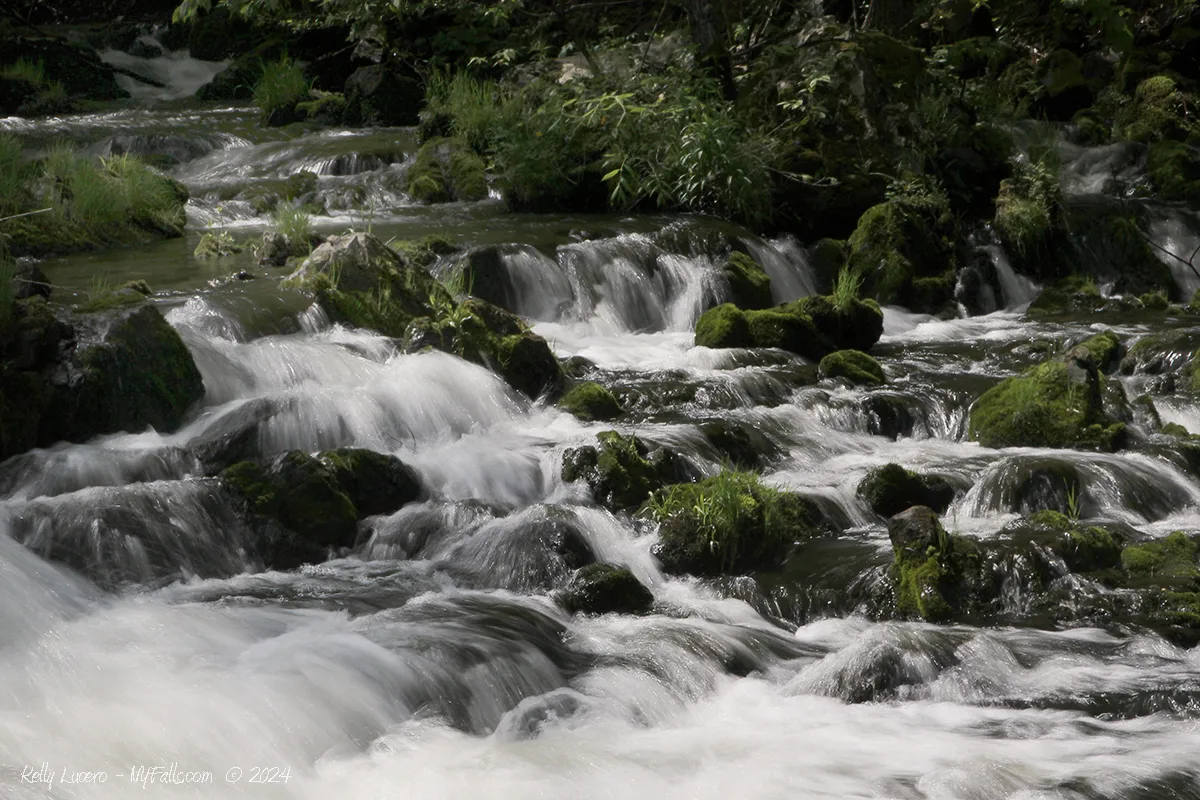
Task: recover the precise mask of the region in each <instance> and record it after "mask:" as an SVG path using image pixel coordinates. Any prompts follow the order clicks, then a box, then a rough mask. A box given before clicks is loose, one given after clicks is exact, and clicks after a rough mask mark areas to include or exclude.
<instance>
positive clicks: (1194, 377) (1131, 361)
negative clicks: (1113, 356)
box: [1120, 329, 1200, 394]
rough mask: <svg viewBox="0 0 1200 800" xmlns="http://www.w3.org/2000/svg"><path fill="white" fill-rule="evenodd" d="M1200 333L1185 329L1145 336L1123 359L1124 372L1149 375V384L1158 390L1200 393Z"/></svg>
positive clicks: (1149, 387) (1151, 387)
mask: <svg viewBox="0 0 1200 800" xmlns="http://www.w3.org/2000/svg"><path fill="white" fill-rule="evenodd" d="M1198 348H1200V334H1197V332H1196V331H1195V330H1190V329H1183V330H1172V331H1164V332H1162V333H1154V334H1150V335H1149V336H1143V337H1142V338H1141V339H1138V340H1137V341H1136V342H1134V344H1133V346H1132V347H1130V348H1129V353H1128V354H1127V355H1126V356H1125V357H1124V358H1123V359H1121V364H1120V370H1121V373H1122V374H1124V375H1140V376H1146V378H1147V388H1148V389H1149V390H1151V391H1154V392H1159V393H1169V392H1179V393H1184V394H1196V393H1200V368H1198V367H1200V361H1198V360H1197V358H1196V352H1197V350H1198Z"/></svg>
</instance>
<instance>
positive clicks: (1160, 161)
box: [1146, 140, 1200, 203]
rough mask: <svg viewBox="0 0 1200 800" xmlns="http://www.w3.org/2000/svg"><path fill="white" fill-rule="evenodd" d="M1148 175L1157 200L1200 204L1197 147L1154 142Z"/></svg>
mask: <svg viewBox="0 0 1200 800" xmlns="http://www.w3.org/2000/svg"><path fill="white" fill-rule="evenodd" d="M1146 174H1147V175H1148V176H1149V177H1150V183H1151V184H1153V186H1154V191H1155V196H1156V197H1157V198H1158V199H1160V200H1171V201H1181V202H1187V203H1200V153H1198V152H1197V149H1196V148H1195V147H1193V146H1191V145H1188V144H1186V143H1184V142H1174V141H1167V140H1162V141H1157V142H1152V143H1151V144H1150V147H1149V149H1148V150H1147V151H1146Z"/></svg>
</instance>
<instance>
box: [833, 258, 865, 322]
mask: <svg viewBox="0 0 1200 800" xmlns="http://www.w3.org/2000/svg"><path fill="white" fill-rule="evenodd" d="M862 285H863V276H862V273H861V272H860V271H859V270H858V269H855V268H853V267H851V266H850V265H848V264H847V265H845V266H843V267H842V268H841V269H840V270H838V276H837V279H836V280H835V281H834V282H833V290H832V291H831V292H830V297H831V298H832V300H833V307H834V308H836V309H838V310H839V311H845V310H847V309H849V308H851V307H853V305H854V303H855V301H856V300H858V299H859V297H860V296H861V295H860V293H861V292H862Z"/></svg>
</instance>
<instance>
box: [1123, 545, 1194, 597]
mask: <svg viewBox="0 0 1200 800" xmlns="http://www.w3.org/2000/svg"><path fill="white" fill-rule="evenodd" d="M1198 553H1200V544H1198V543H1197V541H1196V539H1195V538H1192V537H1189V536H1188V535H1187V534H1185V533H1183V532H1182V531H1175V532H1174V533H1172V534H1171V535H1170V536H1167V537H1165V538H1162V539H1157V540H1154V541H1150V542H1145V543H1143V544H1132V545H1129V546H1128V547H1126V548H1125V549H1124V550H1123V551H1121V566H1122V567H1123V568H1124V570H1125V571H1126V572H1127V573H1128V574H1129V576H1130V578H1131V580H1133V581H1134V582H1136V583H1137V584H1138V585H1142V586H1145V585H1156V586H1167V587H1187V588H1190V589H1192V590H1197V589H1200V563H1198V562H1197V554H1198Z"/></svg>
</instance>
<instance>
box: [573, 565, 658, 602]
mask: <svg viewBox="0 0 1200 800" xmlns="http://www.w3.org/2000/svg"><path fill="white" fill-rule="evenodd" d="M557 599H558V603H559V605H561V606H562V607H563V608H564V609H565V610H566V611H568V612H569V613H571V614H579V613H582V614H641V613H644V612H646V611H649V610H650V606H651V605H652V604H653V603H654V595H652V594H651V593H650V590H649V589H647V588H646V587H645V585H644V584H642V582H641V581H639V580H638V579H637V578H636V577H634V574H633V573H632V572H630V571H629V570H628V569H627V568H626V567H619V566H617V565H615V564H590V565H588V566H586V567H584V568H582V569H580V570H578V571H576V572H575V574H574V575H572V576H571V581H570V583H569V584H567V587H566V588H565V589H564V590H563V591H562V592H560V593H559V595H558V597H557Z"/></svg>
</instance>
